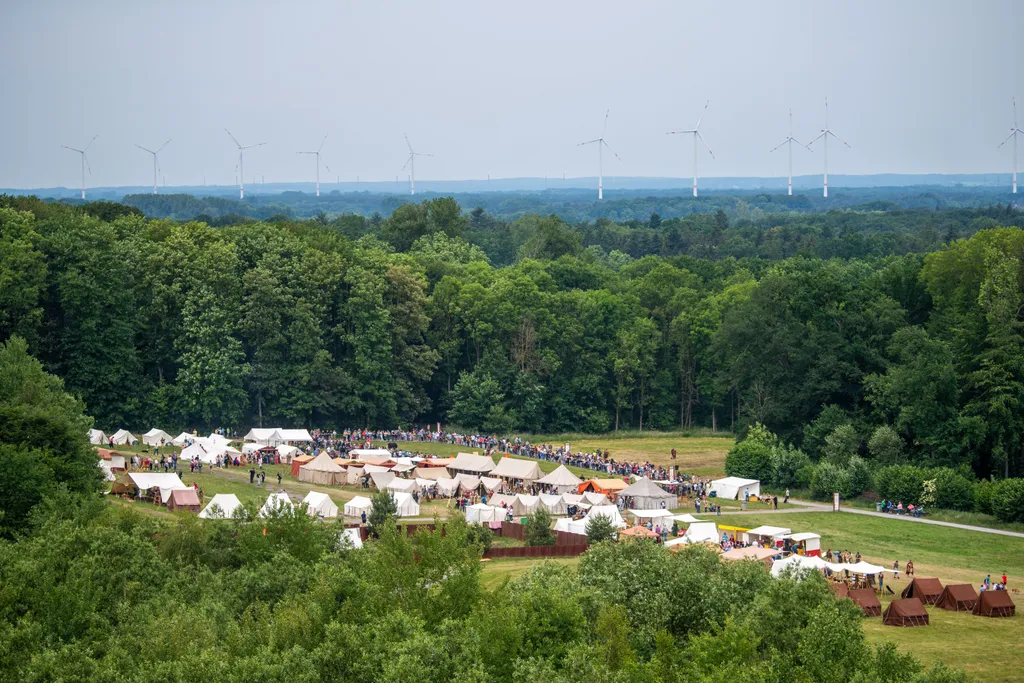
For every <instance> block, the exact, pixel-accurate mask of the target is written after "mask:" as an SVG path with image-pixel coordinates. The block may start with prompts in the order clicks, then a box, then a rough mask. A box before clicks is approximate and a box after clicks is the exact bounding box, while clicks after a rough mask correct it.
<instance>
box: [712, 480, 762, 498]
mask: <svg viewBox="0 0 1024 683" xmlns="http://www.w3.org/2000/svg"><path fill="white" fill-rule="evenodd" d="M711 492H712V493H714V494H715V495H716V496H718V497H719V498H724V499H726V500H736V499H737V498H739V497H740V496H742V495H743V494H744V493H748V494H749V495H751V496H758V495H761V482H760V481H758V480H757V479H743V478H742V477H726V478H724V479H715V480H713V481H712V482H711Z"/></svg>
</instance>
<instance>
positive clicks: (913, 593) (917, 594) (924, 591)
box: [900, 576, 942, 605]
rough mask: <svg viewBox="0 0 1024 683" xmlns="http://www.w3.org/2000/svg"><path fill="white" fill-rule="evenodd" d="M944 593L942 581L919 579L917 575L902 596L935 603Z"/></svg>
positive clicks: (927, 603) (930, 603) (931, 603)
mask: <svg viewBox="0 0 1024 683" xmlns="http://www.w3.org/2000/svg"><path fill="white" fill-rule="evenodd" d="M940 595H942V583H941V582H940V581H939V580H938V579H919V578H917V577H916V576H915V577H914V580H913V581H911V582H910V583H909V584H908V585H907V587H906V588H904V589H903V592H902V593H900V597H901V598H917V599H918V600H920V601H921V602H923V603H924V604H926V605H934V604H935V603H936V601H937V600H938V599H939V596H940Z"/></svg>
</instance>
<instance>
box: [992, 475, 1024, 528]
mask: <svg viewBox="0 0 1024 683" xmlns="http://www.w3.org/2000/svg"><path fill="white" fill-rule="evenodd" d="M992 513H993V514H994V515H995V516H996V517H997V518H998V519H999V520H1000V521H1003V522H1024V479H1003V480H1002V481H1001V482H999V483H998V484H996V486H995V491H993V493H992Z"/></svg>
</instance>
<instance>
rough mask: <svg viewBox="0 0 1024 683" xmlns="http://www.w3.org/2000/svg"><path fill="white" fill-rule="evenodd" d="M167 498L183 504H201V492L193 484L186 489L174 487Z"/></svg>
mask: <svg viewBox="0 0 1024 683" xmlns="http://www.w3.org/2000/svg"><path fill="white" fill-rule="evenodd" d="M167 500H168V502H173V503H174V504H175V505H181V506H185V505H195V506H197V507H198V506H199V505H200V503H199V493H198V492H197V491H196V490H195V489H194V488H192V487H191V486H190V487H188V488H184V489H174V490H173V491H171V495H170V496H168V498H167Z"/></svg>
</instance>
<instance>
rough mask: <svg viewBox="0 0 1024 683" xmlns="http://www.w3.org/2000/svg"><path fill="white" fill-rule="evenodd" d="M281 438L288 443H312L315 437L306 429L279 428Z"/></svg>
mask: <svg viewBox="0 0 1024 683" xmlns="http://www.w3.org/2000/svg"><path fill="white" fill-rule="evenodd" d="M277 433H278V434H280V435H281V440H282V441H285V442H288V443H312V442H313V437H312V436H311V435H310V433H309V432H308V431H307V430H305V429H278V430H277Z"/></svg>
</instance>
